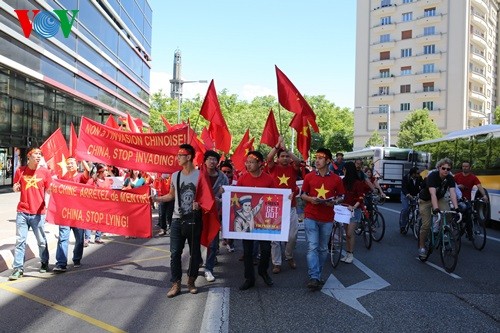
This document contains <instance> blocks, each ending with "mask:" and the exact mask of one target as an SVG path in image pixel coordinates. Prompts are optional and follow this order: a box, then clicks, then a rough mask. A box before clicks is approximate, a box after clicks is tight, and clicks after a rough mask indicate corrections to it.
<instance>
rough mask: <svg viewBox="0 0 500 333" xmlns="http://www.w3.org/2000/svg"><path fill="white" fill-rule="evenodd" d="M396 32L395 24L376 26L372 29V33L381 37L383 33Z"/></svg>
mask: <svg viewBox="0 0 500 333" xmlns="http://www.w3.org/2000/svg"><path fill="white" fill-rule="evenodd" d="M394 30H396V23H394V22H393V23H389V24H378V25H376V26H374V27H372V31H373V33H375V34H377V35H382V34H384V33H387V32H390V31H394Z"/></svg>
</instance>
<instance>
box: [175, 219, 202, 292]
mask: <svg viewBox="0 0 500 333" xmlns="http://www.w3.org/2000/svg"><path fill="white" fill-rule="evenodd" d="M201 226H202V223H201V221H198V222H197V223H196V224H192V225H189V226H187V228H183V226H182V223H181V221H180V220H179V219H173V220H172V225H171V229H170V270H171V273H172V276H171V278H170V282H177V281H180V280H181V278H182V251H183V250H184V244H185V243H186V240H187V242H188V245H189V268H188V272H187V273H188V276H189V277H197V276H198V269H199V267H200V262H201V251H200V237H201Z"/></svg>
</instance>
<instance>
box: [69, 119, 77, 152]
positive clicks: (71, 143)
mask: <svg viewBox="0 0 500 333" xmlns="http://www.w3.org/2000/svg"><path fill="white" fill-rule="evenodd" d="M77 143H78V136H77V135H76V130H75V126H74V125H73V122H72V123H71V133H70V135H69V154H70V156H71V157H75V154H76V144H77Z"/></svg>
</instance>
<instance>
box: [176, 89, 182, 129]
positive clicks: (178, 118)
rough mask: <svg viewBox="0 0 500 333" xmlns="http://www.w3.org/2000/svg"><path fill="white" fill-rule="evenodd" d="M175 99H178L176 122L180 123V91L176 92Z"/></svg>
mask: <svg viewBox="0 0 500 333" xmlns="http://www.w3.org/2000/svg"><path fill="white" fill-rule="evenodd" d="M177 100H178V105H179V109H178V110H177V124H180V123H181V94H180V92H178V93H177Z"/></svg>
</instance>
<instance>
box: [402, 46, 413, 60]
mask: <svg viewBox="0 0 500 333" xmlns="http://www.w3.org/2000/svg"><path fill="white" fill-rule="evenodd" d="M406 57H411V48H407V49H401V58H406Z"/></svg>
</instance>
